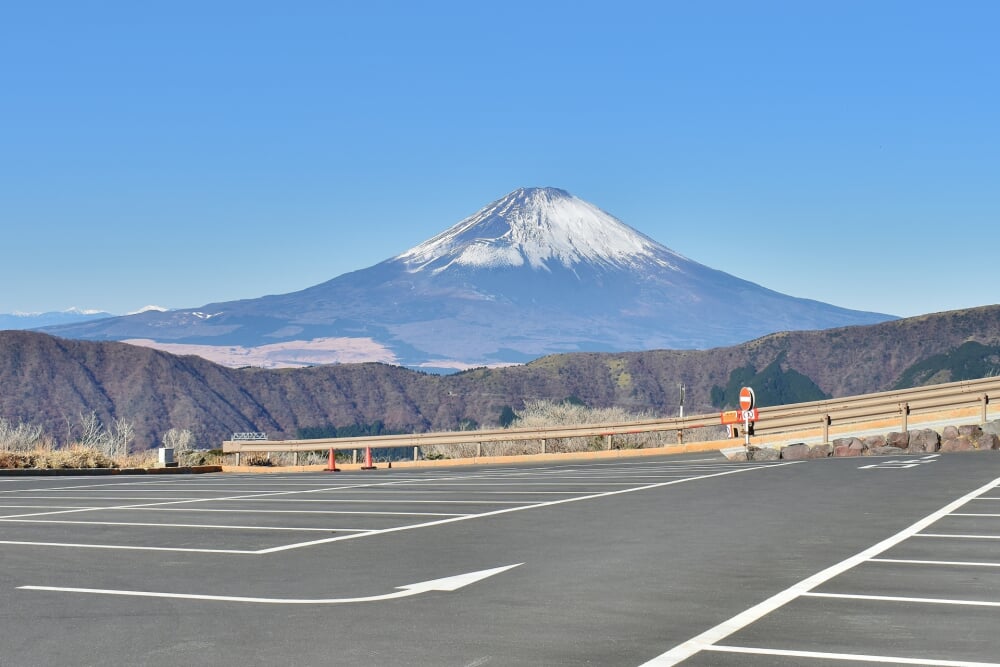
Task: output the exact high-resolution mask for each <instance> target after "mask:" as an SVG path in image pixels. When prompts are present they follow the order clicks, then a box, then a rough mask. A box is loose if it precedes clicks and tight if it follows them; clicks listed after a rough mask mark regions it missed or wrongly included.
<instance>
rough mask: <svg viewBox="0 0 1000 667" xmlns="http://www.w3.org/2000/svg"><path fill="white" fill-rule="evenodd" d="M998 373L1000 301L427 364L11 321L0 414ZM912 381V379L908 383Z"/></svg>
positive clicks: (389, 416)
mask: <svg viewBox="0 0 1000 667" xmlns="http://www.w3.org/2000/svg"><path fill="white" fill-rule="evenodd" d="M996 372H1000V306H984V307H981V308H974V309H968V310H958V311H949V312H945V313H935V314H931V315H924V316H920V317H913V318H908V319H901V320H893V321H889V322H883V323H880V324H875V325H868V326H854V327H843V328H837V329H828V330H823V331H797V332H786V333H777V334H772V335H769V336H765V337H762V338H758V339H756V340H752V341H749V342H747V343H744V344H741V345H736V346H732V347H725V348H716V349H711V350H699V351H691V350H684V351H677V350H652V351H644V352H626V353H596V352H587V353H569V354H558V355H550V356H545V357H542V358H539V359H536V360H535V361H532V362H530V363H527V364H524V365H520V366H511V367H506V368H497V369H487V368H479V369H472V370H469V371H465V372H462V373H457V374H454V375H435V374H426V373H421V372H417V371H413V370H408V369H405V368H403V367H399V366H390V365H386V364H378V363H364V364H343V365H330V366H315V367H311V368H302V369H280V370H265V369H259V368H242V369H233V368H227V367H224V366H220V365H217V364H213V363H211V362H209V361H206V360H204V359H202V358H200V357H195V356H174V355H171V354H168V353H165V352H162V351H158V350H154V349H150V348H143V347H136V346H131V345H128V344H125V343H115V342H92V341H79V340H67V339H62V338H56V337H53V336H50V335H47V334H43V333H37V332H27V331H2V332H0V417H4V418H7V419H9V420H14V421H17V420H23V421H25V422H31V423H34V424H40V425H42V426H44V427H45V429H46V431H47V432H48V433H49V434H50V435H52V436H53V437H54V438H55V439H56V440H57V441H59V442H65V441H67V440H72V437H73V432H72V430H73V424H74V423H75V422H76V421H77V419H78V417H79V415H81V414H84V413H90V412H94V413H96V414H97V416H98V417H99V418H100V419H101V420H102V421H104V422H105V423H110V422H111V421H112V420H114V419H119V418H123V417H124V418H126V419H128V420H130V421H131V422H132V423H133V424H134V426H135V436H136V437H135V441H134V446H135V447H139V448H145V447H153V446H156V445H158V444H159V442H160V438H161V437H162V435H163V433H164V432H166V431H167V430H168V429H170V428H174V427H176V428H186V429H190V430H191V431H192V432H193V433H194V435H195V441H196V442H197V443H198V444H199V445H202V446H217V445H218V444H219V443H220V442H221V441H222V440H224V439H226V438H228V437H229V436H230V435H231V433H233V432H236V431H263V432H266V433H267V434H268V435H269V437H273V438H281V437H286V438H289V437H296V436H297V435H299V434H301V433H304V432H310V431H311V432H316V430H317V429H322V428H328V427H338V428H343V427H349V426H359V425H372V424H379V425H380V427H384V428H385V429H387V430H392V431H415V432H420V431H428V430H452V429H457V428H465V427H471V426H477V425H478V426H483V427H486V426H497V425H498V422H499V418H500V414H501V412H502V411H503V410H504V408H505V407H507V406H510V407H513V408H514V409H515V410H517V409H519V408H520V407H522V406H523V405H524V403H525V401H531V400H539V399H540V400H551V401H560V400H565V399H567V398H572V399H573V400H579V401H582V402H583V403H585V404H587V405H589V406H592V407H609V406H618V407H622V408H625V409H626V410H629V411H633V412H637V413H638V412H644V413H648V414H651V415H655V416H676V415H677V414H678V409H679V401H680V396H679V390H678V389H679V385H680V384H682V383H683V384H684V386H685V389H686V395H685V403H684V407H685V413H686V414H698V413H709V412H714V411H716V410H717V409H719V408H721V407H726V406H732V405H734V404H735V398H734V396H733V395H732V394H733V388H734V387H735V386H736V385H738V384H740V383H744V382H746V383H760V384H759V385H757V386H756V387H755V388H757V390H758V401H759V402H760V403H761V404H762V405H767V404H774V403H775V402H783V403H789V402H797V401H799V400H815V398H817V397H822V396H848V395H854V394H864V393H870V392H875V391H884V390H888V389H892V388H895V387H898V386H907V385H906V383H909V385H908V386H913V385H915V384H928V383H937V382H947V381H951V380H958V379H967V378H965V377H962V376H963V375H972V376H975V377H981V376H983V375H988V374H993V373H996ZM900 383H903V384H902V385H901V384H900Z"/></svg>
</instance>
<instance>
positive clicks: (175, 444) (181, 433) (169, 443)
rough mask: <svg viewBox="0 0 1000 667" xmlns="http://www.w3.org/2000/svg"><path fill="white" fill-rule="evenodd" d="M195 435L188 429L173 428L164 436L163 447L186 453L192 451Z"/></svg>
mask: <svg viewBox="0 0 1000 667" xmlns="http://www.w3.org/2000/svg"><path fill="white" fill-rule="evenodd" d="M193 441H194V435H193V434H192V433H191V431H189V430H188V429H186V428H172V429H170V430H169V431H167V432H166V433H164V434H163V446H164V447H167V448H169V449H174V450H176V451H178V452H184V451H187V450H189V449H191V443H192V442H193Z"/></svg>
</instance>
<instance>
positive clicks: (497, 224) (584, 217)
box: [394, 188, 683, 272]
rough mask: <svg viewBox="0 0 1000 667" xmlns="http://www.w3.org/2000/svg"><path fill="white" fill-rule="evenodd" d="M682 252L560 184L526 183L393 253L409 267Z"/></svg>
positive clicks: (622, 261) (621, 264)
mask: <svg viewBox="0 0 1000 667" xmlns="http://www.w3.org/2000/svg"><path fill="white" fill-rule="evenodd" d="M678 258H679V259H683V258H682V257H681V256H680V255H678V254H677V253H675V252H674V251H672V250H670V249H669V248H667V247H665V246H663V245H661V244H659V243H657V242H656V241H654V240H653V239H651V238H649V237H648V236H646V235H645V234H642V233H640V232H638V231H636V230H635V229H633V228H632V227H629V226H628V225H626V224H625V223H624V222H622V221H621V220H619V219H618V218H616V217H614V216H613V215H611V214H610V213H607V212H605V211H602V210H601V209H599V208H598V207H596V206H594V205H593V204H591V203H589V202H586V201H584V200H582V199H580V198H578V197H575V196H573V195H571V194H570V193H568V192H566V191H565V190H560V189H558V188H520V189H518V190H515V191H514V192H511V193H510V194H509V195H507V196H506V197H503V198H502V199H498V200H497V201H495V202H493V203H492V204H489V205H488V206H485V207H484V208H482V209H481V210H479V211H478V212H477V213H475V214H474V215H472V216H469V217H468V218H466V219H464V220H462V221H461V222H459V223H458V224H456V225H454V226H453V227H451V228H449V229H447V230H445V231H444V232H442V233H440V234H438V235H437V236H435V237H433V238H431V239H430V240H428V241H425V242H424V243H421V244H420V245H418V246H416V247H414V248H411V249H410V250H407V251H406V252H404V253H402V254H400V255H398V256H396V257H395V258H394V259H396V260H399V261H402V262H404V263H405V264H406V266H407V268H408V270H409V271H411V272H416V271H428V270H429V271H433V272H439V271H442V270H444V269H446V268H448V267H449V266H452V265H461V266H469V267H479V268H500V267H518V266H525V265H527V266H530V267H531V268H533V269H550V268H551V267H552V264H553V263H555V264H559V265H562V266H563V267H565V268H572V267H573V266H574V265H575V264H579V263H582V262H589V263H592V264H596V265H604V266H609V267H615V268H636V267H638V266H641V265H642V264H647V263H651V264H654V265H657V266H659V267H662V268H675V262H676V259H678Z"/></svg>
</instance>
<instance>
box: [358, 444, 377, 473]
mask: <svg viewBox="0 0 1000 667" xmlns="http://www.w3.org/2000/svg"><path fill="white" fill-rule="evenodd" d="M361 469H362V470H375V466H373V465H372V448H371V447H365V464H364V465H363V466H361Z"/></svg>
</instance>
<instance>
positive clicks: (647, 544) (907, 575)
mask: <svg viewBox="0 0 1000 667" xmlns="http://www.w3.org/2000/svg"><path fill="white" fill-rule="evenodd" d="M998 478H1000V456H996V455H995V454H993V453H977V454H955V455H947V456H936V455H935V456H923V457H903V458H896V459H878V458H864V459H839V460H824V461H807V462H801V463H787V462H776V463H759V464H754V463H749V464H747V463H743V464H738V463H730V462H726V461H724V460H723V459H721V457H717V456H714V455H698V456H694V455H692V456H688V457H684V458H658V459H642V460H638V459H630V460H624V459H622V460H614V461H607V462H594V461H588V462H572V461H567V462H565V463H559V464H548V465H534V466H530V465H518V466H494V467H476V468H461V469H458V468H452V469H449V468H427V469H377V470H372V471H356V472H349V473H348V472H340V473H309V474H259V475H233V474H214V475H171V476H155V477H150V476H133V477H129V476H116V477H61V478H25V477H17V478H13V477H8V478H0V526H2V533H0V553H2V554H3V559H4V563H5V567H4V568H3V571H2V574H0V596H2V597H3V602H4V605H3V611H2V612H0V613H2V614H3V615H4V617H3V620H4V627H5V628H7V629H8V632H6V633H4V636H3V637H2V638H0V664H4V665H7V664H10V665H98V664H101V665H107V664H122V665H125V664H128V665H177V664H189V665H190V664H203V665H273V664H278V663H279V662H283V663H285V664H292V665H331V664H338V665H339V664H343V665H369V664H370V665H584V664H593V665H641V664H651V665H667V664H686V665H779V664H781V665H783V664H787V665H810V664H816V665H827V664H856V665H867V664H887V663H888V664H925V665H976V664H980V665H981V664H1000V663H998V662H997V656H1000V637H997V636H996V633H995V632H992V629H993V628H995V627H998V621H1000V557H998V556H997V555H996V553H997V547H998V546H1000V544H998V542H997V540H998V539H1000V491H997V489H995V488H994V486H995V483H996V480H997V479H998Z"/></svg>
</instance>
